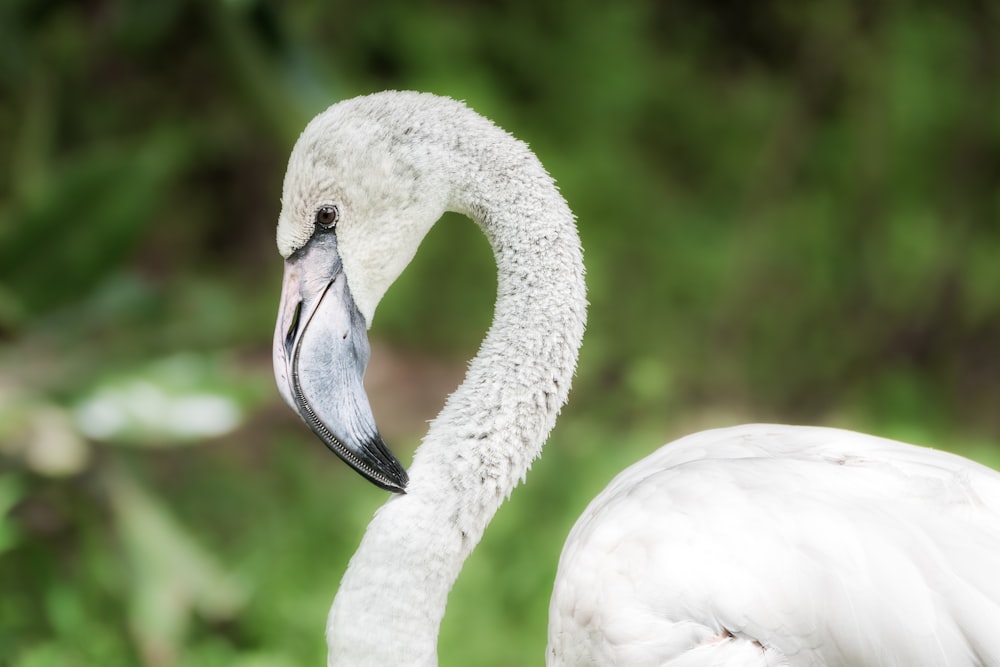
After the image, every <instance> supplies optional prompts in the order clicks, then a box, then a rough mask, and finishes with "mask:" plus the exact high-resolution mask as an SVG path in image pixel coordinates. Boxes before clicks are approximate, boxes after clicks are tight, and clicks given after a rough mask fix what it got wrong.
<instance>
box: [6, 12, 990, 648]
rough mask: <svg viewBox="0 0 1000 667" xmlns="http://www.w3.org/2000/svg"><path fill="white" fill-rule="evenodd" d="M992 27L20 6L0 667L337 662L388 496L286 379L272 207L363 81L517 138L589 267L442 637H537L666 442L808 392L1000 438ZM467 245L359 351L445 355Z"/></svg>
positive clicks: (453, 246) (619, 15)
mask: <svg viewBox="0 0 1000 667" xmlns="http://www.w3.org/2000/svg"><path fill="white" fill-rule="evenodd" d="M998 34H1000V5H997V4H996V3H992V2H988V1H987V0H981V1H978V2H976V1H969V2H966V1H964V0H963V1H960V2H952V3H932V2H882V1H879V0H876V1H862V0H858V1H857V2H851V1H841V0H830V1H821V2H796V1H793V0H765V1H764V2H756V3H740V2H730V1H729V0H712V1H710V2H703V1H700V0H699V1H696V0H685V1H682V2H673V3H661V2H654V1H652V0H647V1H645V2H623V3H602V2H593V1H583V2H576V1H574V2H569V1H568V0H546V1H544V2H534V3H515V2H504V1H498V2H481V3H476V2H453V1H448V0H434V1H422V2H405V1H403V0H390V1H388V2H382V3H365V2H347V1H344V0H339V1H336V2H322V1H320V0H306V1H303V2H299V3H279V2H275V1H266V0H227V1H221V0H209V1H206V2H196V1H195V0H176V1H168V0H154V1H149V2H146V1H143V2H140V1H138V0H92V1H89V2H58V1H55V0H48V1H46V0H34V1H29V0H9V1H7V2H4V3H2V5H0V96H2V97H0V102H2V103H0V146H2V147H3V149H4V150H3V151H2V153H0V156H2V157H3V160H0V343H2V346H3V348H2V352H0V363H2V366H0V456H2V458H0V517H2V518H0V591H2V594H0V664H3V665H15V666H17V667H48V666H50V665H51V666H63V665H112V666H113V665H149V666H152V667H166V666H169V665H185V666H187V665H191V666H200V665H245V666H253V667H265V666H279V667H281V666H285V665H305V664H323V662H322V661H323V659H324V658H323V656H324V651H325V647H324V643H323V640H322V634H323V625H324V620H325V613H326V609H327V607H328V605H329V602H330V600H331V599H332V597H333V593H334V591H335V589H336V585H337V581H338V579H339V577H340V574H341V573H342V571H343V568H344V567H345V565H346V563H347V560H348V558H349V556H350V553H351V552H352V550H353V548H354V546H355V545H356V544H357V542H358V539H359V537H360V534H361V531H362V530H363V527H364V525H365V524H366V522H367V520H368V517H369V516H370V515H371V512H372V511H373V510H374V508H375V507H376V506H377V505H378V503H379V502H380V501H381V500H382V499H383V498H384V494H383V493H382V492H379V491H378V490H376V489H374V488H370V487H369V486H368V485H367V484H365V483H364V482H363V481H362V480H360V479H359V478H357V477H356V476H355V475H354V474H352V473H350V472H349V471H347V470H346V469H345V467H344V466H343V465H341V464H340V462H339V461H337V460H336V459H335V458H334V457H333V456H330V455H329V454H328V453H327V452H326V451H325V450H324V449H323V448H322V447H320V446H319V443H317V442H316V441H315V440H314V438H313V437H312V436H311V435H310V434H309V433H307V432H306V429H305V428H304V427H303V426H302V425H301V423H299V422H298V421H297V420H296V418H295V417H294V416H293V415H292V414H291V413H290V411H289V410H287V409H286V408H285V407H284V406H283V405H280V401H279V400H278V399H277V395H276V392H275V391H274V390H273V388H272V380H271V378H270V362H269V344H270V334H271V327H272V322H273V314H274V311H275V308H276V303H277V292H278V285H279V280H280V270H281V266H280V260H279V258H278V256H277V253H276V252H275V250H274V248H273V241H272V238H273V226H274V222H275V219H276V216H277V212H278V207H279V203H278V197H279V193H280V185H281V177H282V173H283V169H284V162H285V159H286V157H287V153H288V151H289V149H290V147H291V144H292V142H293V141H294V139H295V137H296V135H297V133H298V132H299V131H300V129H301V128H302V126H303V125H304V124H305V122H306V121H307V120H308V118H310V117H311V116H312V115H313V114H314V113H316V112H318V111H320V110H321V109H323V108H324V107H325V106H326V105H328V104H330V103H332V102H334V101H336V100H338V99H341V98H344V97H349V96H353V95H356V94H360V93H365V92H369V91H372V90H377V89H382V88H414V89H421V90H427V91H431V92H436V93H440V94H447V95H451V96H454V97H457V98H461V99H464V100H466V101H468V102H469V104H470V105H471V106H473V107H474V108H476V109H477V110H479V111H480V112H482V113H484V114H486V115H488V116H490V117H492V118H493V119H494V120H496V121H497V122H498V123H500V124H501V125H503V126H504V127H506V128H508V129H510V130H511V131H513V132H514V133H515V134H517V135H518V136H520V137H521V138H523V139H525V140H527V141H528V142H529V143H530V144H531V145H532V146H533V148H534V149H535V150H536V151H537V153H538V154H539V155H540V157H541V158H542V160H543V162H544V163H545V164H546V165H547V167H548V168H549V170H550V171H551V172H552V174H553V175H554V176H555V177H556V179H557V180H558V181H559V183H560V186H561V189H562V192H563V194H564V195H565V196H566V198H567V199H568V200H569V202H570V204H571V206H572V207H573V209H574V210H575V212H576V213H577V215H578V218H579V224H580V231H581V234H582V237H583V241H584V245H585V248H586V259H587V265H588V270H589V278H588V281H589V286H590V299H591V303H592V308H591V314H590V327H589V330H588V335H587V338H586V341H585V348H584V352H583V356H582V358H581V362H580V369H579V374H578V378H577V381H576V386H575V389H574V392H573V394H572V397H571V403H570V405H569V406H568V408H567V409H566V411H565V412H564V415H563V418H562V419H561V421H560V424H559V426H558V427H557V429H556V432H555V434H554V435H553V437H552V439H551V442H550V443H549V445H548V447H547V450H546V454H545V456H543V458H542V459H541V460H540V461H539V462H538V463H537V464H536V466H535V467H534V469H533V471H532V472H531V474H530V475H529V477H528V484H527V485H526V486H525V488H523V489H521V490H519V491H518V492H517V493H515V494H514V496H513V499H512V500H511V502H510V503H509V504H508V505H506V506H505V507H504V508H503V509H502V510H501V512H500V513H499V515H498V516H497V519H496V521H495V522H494V524H493V525H492V526H491V527H490V528H489V530H488V531H487V535H486V538H485V540H484V542H483V544H482V545H480V547H479V548H478V550H477V551H476V553H475V554H474V555H473V557H472V558H471V559H470V561H469V563H468V564H467V566H466V568H465V570H464V571H463V574H462V577H461V578H460V580H459V582H458V584H457V586H456V588H455V590H454V592H453V594H452V596H451V599H450V607H449V613H448V615H447V617H446V620H445V624H444V627H443V629H442V635H441V658H442V662H443V663H445V664H484V665H520V664H531V663H535V664H540V663H541V662H542V659H543V648H544V642H545V625H546V616H547V601H548V594H549V590H550V586H551V580H552V577H553V574H554V571H555V566H556V561H557V558H558V554H559V550H560V546H561V544H562V541H563V539H564V536H565V534H566V532H567V531H568V529H569V527H570V525H571V524H572V521H573V519H574V517H575V516H577V515H578V513H579V512H580V511H581V510H582V509H583V507H584V505H585V504H586V502H587V500H588V499H589V498H590V497H592V496H593V495H594V494H596V493H597V492H598V491H599V490H600V489H601V488H602V487H603V485H604V484H605V483H606V482H607V481H608V480H609V479H610V478H611V477H612V476H613V474H614V473H615V472H616V471H618V470H620V469H621V468H622V467H624V466H625V465H627V464H628V463H630V462H632V461H634V460H636V459H638V458H639V457H640V456H642V455H644V454H645V453H648V452H650V451H652V450H653V449H654V448H655V447H657V446H658V445H659V444H661V443H662V442H665V441H667V440H668V439H669V438H670V437H672V436H676V435H680V434H683V433H685V432H688V431H691V430H694V429H696V428H702V427H706V426H715V425H723V424H729V423H734V422H738V421H745V420H780V421H792V422H804V421H810V422H817V423H827V424H835V425H843V426H850V427H854V428H859V429H862V430H869V431H873V432H876V433H879V434H882V435H888V436H892V437H900V438H904V439H909V440H913V441H915V442H919V443H923V444H933V445H936V446H940V447H944V448H948V449H952V450H955V451H959V452H961V453H964V454H967V455H970V456H973V457H974V458H977V459H979V460H982V461H984V462H986V463H988V464H991V465H994V466H1000V446H998V442H1000V408H998V406H1000V83H998V82H1000V40H997V38H996V37H997V35H998ZM480 236H481V235H480V234H479V233H478V231H476V229H475V228H474V226H472V225H470V224H467V223H465V222H464V221H460V220H458V219H457V218H451V217H449V218H447V219H446V220H445V221H443V222H442V223H441V224H440V225H438V227H436V228H435V230H434V231H432V233H431V235H430V237H429V238H428V240H427V241H426V242H425V244H424V246H423V247H422V249H421V252H420V253H419V254H418V257H417V259H416V261H415V263H414V264H413V265H412V266H411V268H409V269H408V270H407V272H406V273H405V274H404V275H403V278H402V279H401V281H400V282H399V283H398V284H397V285H396V286H395V287H394V288H393V289H392V290H391V291H390V293H389V294H388V295H387V297H386V300H385V301H384V303H383V305H382V306H381V307H380V310H379V313H378V317H377V318H376V321H375V323H374V329H373V332H372V335H373V337H374V338H375V339H377V340H379V341H381V343H380V346H379V348H377V349H376V357H378V353H379V350H380V349H381V350H382V351H383V352H384V353H385V354H386V355H388V354H389V350H393V351H394V352H393V354H394V355H395V356H396V357H399V358H402V359H404V360H407V359H410V360H412V359H419V360H420V363H422V364H424V366H427V365H428V364H429V365H430V366H431V367H434V368H439V369H444V370H443V371H442V373H443V377H447V378H451V377H454V373H456V372H460V370H461V364H462V362H463V361H464V360H465V359H467V358H468V357H469V356H471V354H473V353H474V351H475V348H476V344H477V341H478V338H479V337H480V336H481V335H482V333H483V331H484V330H485V328H486V326H487V324H488V321H489V317H490V313H491V306H492V302H493V289H494V283H493V268H492V265H491V263H490V257H489V253H488V249H487V247H486V244H485V242H484V241H483V240H482V239H481V237H480ZM428 356H429V357H430V358H431V361H427V357H428ZM373 363H378V359H376V360H375V361H374V362H373ZM404 364H405V362H404ZM454 369H458V370H457V371H455V370H454ZM420 377H424V376H420ZM413 383H414V380H413V378H412V377H411V376H405V375H404V374H403V373H401V372H399V371H398V370H397V371H396V372H395V374H394V373H393V372H392V369H391V368H390V371H389V376H388V382H387V383H385V384H383V385H382V386H388V387H392V386H394V385H399V386H404V387H405V386H406V385H407V384H413ZM417 384H418V386H417V387H416V391H411V392H410V393H409V394H407V395H408V396H411V397H412V396H415V395H417V394H426V393H427V392H428V391H431V389H429V388H428V387H426V386H421V385H420V382H419V380H418V381H417ZM437 384H439V385H442V386H441V387H439V391H440V392H444V391H447V390H448V389H449V388H450V386H452V385H448V384H447V383H444V384H442V383H441V382H438V383H437ZM373 393H377V392H375V391H374V389H373ZM373 401H374V402H375V403H376V411H377V415H376V416H377V417H378V418H379V419H380V421H382V422H383V423H386V424H391V423H392V421H393V419H394V417H395V411H393V410H385V411H383V412H382V413H378V405H379V397H378V396H377V395H376V396H373ZM432 414H433V410H431V411H430V412H428V413H427V414H422V415H420V416H419V418H420V419H428V418H430V417H431V416H432ZM419 425H420V421H419V419H418V420H417V421H416V422H415V423H410V422H407V423H406V424H402V425H400V426H398V427H397V429H396V430H397V434H396V438H395V442H394V445H395V448H396V449H397V450H398V451H400V452H401V453H402V454H403V459H404V460H407V458H408V452H409V451H410V450H412V447H413V446H415V444H416V442H417V441H418V440H419V436H420V430H419ZM178 445H185V446H183V447H179V446H178Z"/></svg>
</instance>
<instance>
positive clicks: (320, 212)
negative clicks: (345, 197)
mask: <svg viewBox="0 0 1000 667" xmlns="http://www.w3.org/2000/svg"><path fill="white" fill-rule="evenodd" d="M338 220H340V209H338V208H337V207H336V206H334V205H333V204H325V205H323V206H320V207H319V208H318V209H316V224H317V225H319V226H320V227H322V228H323V229H333V228H334V226H336V224H337V221H338Z"/></svg>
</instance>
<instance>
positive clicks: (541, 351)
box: [327, 111, 586, 666]
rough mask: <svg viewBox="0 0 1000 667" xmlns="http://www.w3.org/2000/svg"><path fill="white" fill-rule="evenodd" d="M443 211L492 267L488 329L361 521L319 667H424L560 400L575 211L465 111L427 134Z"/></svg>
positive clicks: (572, 336) (579, 325) (526, 155)
mask: <svg viewBox="0 0 1000 667" xmlns="http://www.w3.org/2000/svg"><path fill="white" fill-rule="evenodd" d="M428 141H435V142H437V143H439V144H441V145H440V146H436V147H435V148H440V151H439V152H438V154H439V155H440V156H441V161H440V164H439V165H438V167H439V168H440V169H444V170H447V172H448V178H447V181H448V182H450V183H451V184H452V192H451V197H450V206H449V208H450V209H452V210H455V211H458V212H461V213H464V214H466V215H468V216H469V217H470V218H472V219H473V220H475V221H476V222H477V223H478V224H479V225H480V227H481V228H482V229H483V231H484V232H485V234H486V236H487V238H488V239H489V242H490V245H491V246H492V248H493V252H494V255H495V257H496V262H497V271H498V280H497V302H496V307H495V310H494V317H493V322H492V325H491V326H490V329H489V331H488V333H487V335H486V338H485V339H484V341H483V343H482V346H481V347H480V349H479V352H478V353H477V354H476V356H475V358H474V359H473V360H472V362H471V363H470V365H469V370H468V372H467V374H466V377H465V380H464V381H463V382H462V384H461V386H459V388H458V389H457V390H456V391H455V392H454V393H453V394H452V395H451V396H450V397H449V399H448V401H447V403H446V405H445V407H444V408H443V409H442V411H441V413H440V414H439V415H438V416H437V418H436V419H435V420H434V421H433V422H432V424H431V426H430V429H429V431H428V433H427V435H426V436H425V438H424V440H423V443H422V444H421V445H420V447H419V448H418V449H417V451H416V453H415V455H414V460H413V464H412V466H411V467H410V469H409V473H410V484H409V486H408V488H407V493H406V494H405V495H400V496H394V497H392V498H390V499H389V500H388V501H387V502H386V504H385V505H384V506H382V507H381V508H380V509H379V510H378V512H376V515H375V517H374V518H373V519H372V521H371V523H370V524H369V526H368V529H367V531H366V533H365V536H364V538H363V540H362V542H361V545H360V546H359V548H358V550H357V552H356V553H355V555H354V557H353V558H352V559H351V563H350V565H349V566H348V569H347V572H346V573H345V575H344V578H343V580H342V582H341V585H340V589H339V590H338V592H337V596H336V599H335V600H334V604H333V607H332V609H331V610H330V616H329V619H328V622H327V639H328V642H329V647H330V657H329V664H331V665H333V664H337V665H356V664H371V665H383V666H389V665H403V664H406V665H434V664H437V638H438V630H439V627H440V624H441V619H442V617H443V616H444V611H445V605H446V603H447V597H448V592H449V591H450V590H451V587H452V585H453V584H454V582H455V580H456V578H457V577H458V574H459V572H460V570H461V567H462V564H463V562H464V561H465V559H466V558H467V557H468V555H469V554H470V552H471V551H472V549H473V548H474V547H475V545H476V544H477V543H478V542H479V540H480V538H481V537H482V535H483V531H484V530H485V528H486V526H487V524H488V523H489V522H490V520H491V519H492V518H493V515H494V514H495V513H496V511H497V509H498V508H499V507H500V505H501V504H502V503H503V502H504V500H505V499H506V498H507V497H508V496H509V495H510V493H511V491H512V490H513V489H514V487H515V486H516V485H517V484H518V482H520V481H521V480H523V479H524V476H525V474H526V473H527V471H528V468H529V467H530V465H531V462H532V461H533V460H534V459H535V458H536V457H537V456H538V455H539V453H540V452H541V448H542V445H543V443H544V442H545V440H546V438H547V437H548V434H549V432H550V431H551V429H552V427H553V425H554V424H555V420H556V416H557V414H558V412H559V410H560V408H561V407H562V406H563V404H564V403H565V402H566V397H567V394H568V392H569V387H570V382H571V379H572V375H573V371H574V369H575V366H576V360H577V354H578V350H579V347H580V343H581V340H582V337H583V331H584V325H585V320H586V296H585V286H584V279H583V272H584V270H583V261H582V253H581V249H580V243H579V237H578V235H577V231H576V225H575V222H574V219H573V214H572V213H571V211H570V210H569V207H568V206H567V205H566V202H565V201H564V200H563V198H562V197H561V196H560V195H559V192H558V191H557V189H556V187H555V185H554V183H553V182H552V179H551V178H550V177H549V175H548V174H547V173H546V172H545V169H544V168H543V167H542V165H541V164H540V163H539V161H538V159H537V158H536V157H535V155H534V154H533V153H532V152H531V151H530V150H529V149H528V147H527V146H526V145H525V144H523V143H522V142H520V141H518V140H516V139H514V138H513V137H511V136H510V135H509V134H507V133H506V132H504V131H503V130H501V129H499V128H497V127H496V126H495V125H493V124H492V123H491V122H489V121H488V120H486V119H484V118H482V117H480V116H478V115H476V114H474V113H473V112H471V111H468V112H467V115H463V117H462V118H461V122H459V123H457V124H455V125H453V126H451V127H449V128H447V129H444V130H442V131H440V132H438V133H437V134H431V135H429V137H428Z"/></svg>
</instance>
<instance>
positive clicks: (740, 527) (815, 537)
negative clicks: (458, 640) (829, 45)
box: [549, 424, 1000, 667]
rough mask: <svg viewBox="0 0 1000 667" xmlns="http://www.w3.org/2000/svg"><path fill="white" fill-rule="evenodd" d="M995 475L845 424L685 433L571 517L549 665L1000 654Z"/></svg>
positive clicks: (965, 660) (866, 661)
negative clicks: (846, 427)
mask: <svg viewBox="0 0 1000 667" xmlns="http://www.w3.org/2000/svg"><path fill="white" fill-rule="evenodd" d="M998 477H1000V476H998V475H997V473H996V472H995V471H993V470H991V469H989V468H985V467H983V466H979V465H976V464H974V463H972V462H970V461H968V460H966V459H963V458H961V457H958V456H954V455H952V454H948V453H944V452H940V451H937V450H933V449H927V448H923V447H915V446H912V445H906V444H903V443H899V442H895V441H891V440H885V439H882V438H876V437H873V436H869V435H864V434H860V433H854V432H851V431H844V430H839V429H830V428H819V427H796V426H780V425H769V424H755V425H748V426H738V427H732V428H726V429H718V430H712V431H704V432H701V433H696V434H694V435H690V436H687V437H685V438H682V439H680V440H678V441H676V442H673V443H671V444H669V445H667V446H664V447H662V448H661V449H659V450H658V451H656V452H655V453H654V454H652V455H651V456H649V457H647V458H646V459H644V460H642V461H640V462H638V463H636V464H635V465H633V466H632V467H630V468H628V469H627V470H625V471H624V472H622V473H621V474H620V475H619V476H618V477H617V478H615V480H614V481H612V482H611V484H610V485H609V486H608V487H607V488H606V489H605V490H604V491H603V492H602V493H601V494H600V495H599V496H598V497H597V498H595V499H594V501H593V502H592V503H591V504H590V506H589V507H588V508H587V510H586V511H585V512H584V513H583V516H581V518H580V520H579V521H578V522H577V524H576V527H575V528H574V529H573V531H572V533H571V534H570V536H569V539H568V540H567V542H566V546H565V549H564V551H563V555H562V559H561V561H560V567H559V574H558V576H557V579H556V584H555V590H554V592H553V597H552V603H551V608H550V614H549V620H550V627H549V660H550V663H551V664H559V665H609V664H616V665H636V666H642V665H667V664H670V665H674V664H681V665H703V664H705V665H707V664H746V665H885V666H889V665H898V666H900V667H903V666H917V665H928V666H929V665H948V664H952V665H996V664H1000V571H998V569H997V565H998V564H1000V528H998V517H1000V479H998ZM720 656H732V657H729V658H724V659H722V660H721V662H717V661H719V659H720Z"/></svg>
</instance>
